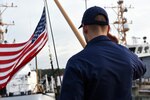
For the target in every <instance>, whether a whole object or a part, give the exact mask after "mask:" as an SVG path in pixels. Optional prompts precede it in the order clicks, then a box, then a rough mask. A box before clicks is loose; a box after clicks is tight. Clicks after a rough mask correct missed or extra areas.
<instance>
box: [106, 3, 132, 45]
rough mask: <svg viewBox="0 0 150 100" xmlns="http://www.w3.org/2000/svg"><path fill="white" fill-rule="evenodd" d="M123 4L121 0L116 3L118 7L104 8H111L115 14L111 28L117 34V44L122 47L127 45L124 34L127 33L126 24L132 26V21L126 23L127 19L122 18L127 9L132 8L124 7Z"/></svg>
mask: <svg viewBox="0 0 150 100" xmlns="http://www.w3.org/2000/svg"><path fill="white" fill-rule="evenodd" d="M123 3H124V1H123V0H118V2H117V4H118V6H112V7H105V8H112V9H113V10H114V11H115V13H116V14H117V20H116V21H114V22H113V26H114V27H115V29H116V30H117V32H118V39H119V43H120V44H122V45H127V41H126V32H128V31H129V27H128V24H132V21H131V22H130V23H128V22H127V18H125V17H124V13H125V12H128V8H133V7H131V5H130V6H129V7H125V6H124V5H123ZM115 9H117V11H116V10H115Z"/></svg>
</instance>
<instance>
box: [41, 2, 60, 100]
mask: <svg viewBox="0 0 150 100" xmlns="http://www.w3.org/2000/svg"><path fill="white" fill-rule="evenodd" d="M44 5H45V7H46V10H47V14H48V20H49V25H50V31H51V36H52V41H53V46H54V53H55V58H56V64H57V69H58V74H59V80H60V82H61V78H60V68H59V63H58V58H57V52H56V47H55V41H54V36H53V30H52V25H51V20H50V14H49V10H48V4H47V0H44ZM46 21H47V20H46ZM47 28H48V25H47ZM47 30H48V29H47ZM48 37H49V34H48ZM48 47H49V58H50V64H51V67H52V71H53V78H54V81H55V86H56V88H54V92H55V99H56V100H57V99H58V96H59V88H58V85H57V76H56V75H55V70H54V67H53V61H52V55H51V53H50V45H49V44H48Z"/></svg>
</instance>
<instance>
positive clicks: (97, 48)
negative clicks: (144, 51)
mask: <svg viewBox="0 0 150 100" xmlns="http://www.w3.org/2000/svg"><path fill="white" fill-rule="evenodd" d="M145 71H146V68H145V66H144V65H143V63H142V62H141V60H140V59H139V58H138V57H137V56H136V55H135V54H133V53H132V52H131V51H130V50H129V49H127V48H126V47H124V46H121V45H119V44H116V43H114V42H112V41H111V40H110V39H109V38H108V37H106V36H99V37H96V38H94V39H93V40H91V41H90V42H88V44H87V46H86V47H85V48H84V50H82V51H81V52H79V53H78V54H76V55H74V56H73V57H71V58H70V59H69V61H68V63H67V66H66V70H65V74H64V77H63V83H62V88H61V94H60V98H59V100H131V99H132V98H131V87H132V80H133V79H137V78H139V77H141V76H142V75H143V74H144V73H145Z"/></svg>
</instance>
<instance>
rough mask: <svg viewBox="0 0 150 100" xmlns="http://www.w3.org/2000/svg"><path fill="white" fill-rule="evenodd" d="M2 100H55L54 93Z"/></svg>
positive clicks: (3, 99)
mask: <svg viewBox="0 0 150 100" xmlns="http://www.w3.org/2000/svg"><path fill="white" fill-rule="evenodd" d="M0 100H55V95H54V93H46V94H32V95H23V96H13V97H2V98H0Z"/></svg>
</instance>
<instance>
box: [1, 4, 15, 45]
mask: <svg viewBox="0 0 150 100" xmlns="http://www.w3.org/2000/svg"><path fill="white" fill-rule="evenodd" d="M9 7H11V8H12V7H17V6H15V5H14V4H13V3H11V5H7V4H6V5H5V4H0V44H1V43H3V42H5V43H7V41H5V38H4V33H7V31H8V30H7V28H8V26H10V25H14V21H13V22H12V23H5V22H3V20H2V14H3V13H4V12H5V10H6V9H7V8H9ZM4 26H6V28H5V29H4Z"/></svg>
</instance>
